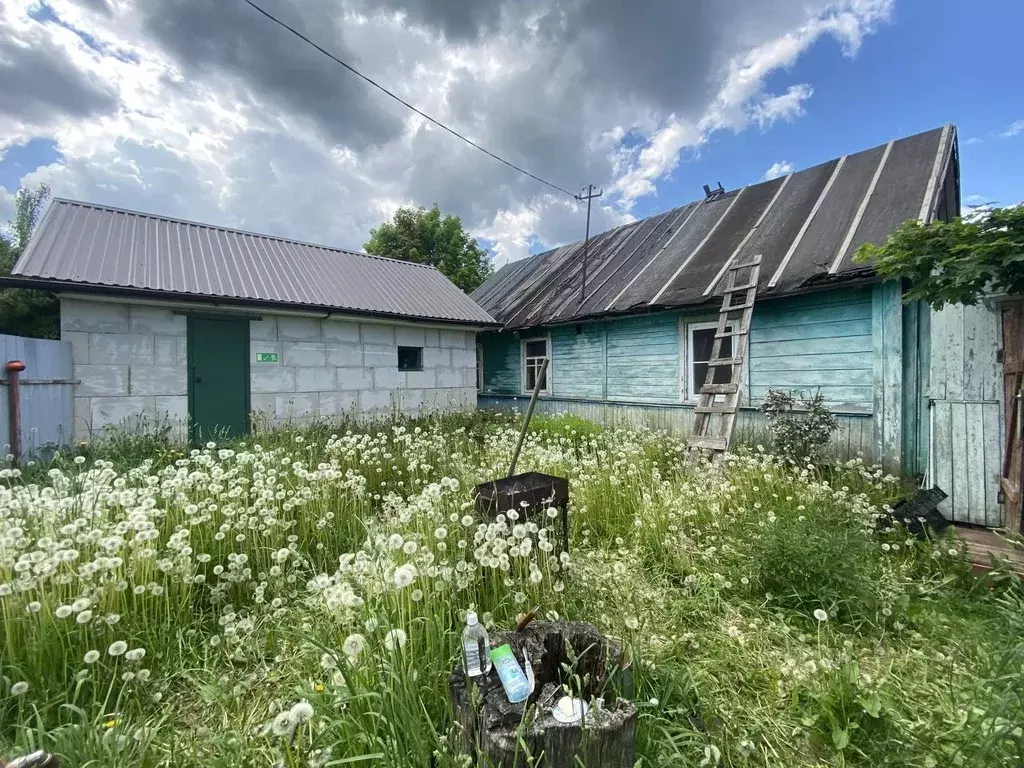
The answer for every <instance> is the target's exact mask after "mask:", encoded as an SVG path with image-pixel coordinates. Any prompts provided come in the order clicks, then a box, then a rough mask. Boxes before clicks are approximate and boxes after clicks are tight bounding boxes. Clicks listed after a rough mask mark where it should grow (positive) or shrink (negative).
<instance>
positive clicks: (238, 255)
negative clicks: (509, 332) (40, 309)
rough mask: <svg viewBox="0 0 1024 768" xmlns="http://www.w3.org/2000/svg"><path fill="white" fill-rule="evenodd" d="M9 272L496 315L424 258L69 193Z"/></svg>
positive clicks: (435, 315)
mask: <svg viewBox="0 0 1024 768" xmlns="http://www.w3.org/2000/svg"><path fill="white" fill-rule="evenodd" d="M11 274H12V276H14V278H15V279H20V280H23V281H25V282H31V283H32V284H33V285H35V284H42V283H46V284H50V283H52V286H49V287H51V288H52V289H53V290H60V289H61V288H63V289H64V290H68V291H71V290H74V289H75V288H76V287H82V288H91V289H97V288H99V289H109V292H110V293H124V292H127V291H131V292H135V293H140V292H141V293H153V294H154V295H163V296H166V297H167V298H169V299H170V298H188V299H192V300H196V298H197V297H207V298H209V299H211V300H217V299H225V300H231V301H232V302H233V303H240V302H245V301H249V302H252V303H254V304H261V305H277V304H280V305H285V306H291V307H309V308H313V309H324V310H329V311H337V312H346V311H348V312H355V313H361V314H380V315H390V316H398V317H409V318H416V319H428V320H438V321H444V322H453V323H466V324H474V325H488V324H493V323H494V320H493V319H492V318H491V316H490V315H488V314H487V312H485V311H484V310H483V309H481V308H480V306H479V305H477V304H476V303H475V302H474V301H473V300H472V299H471V298H470V297H469V296H467V295H466V294H464V293H463V292H462V291H461V290H459V289H458V287H456V286H455V284H453V283H452V282H451V281H449V280H448V278H446V277H445V276H444V275H442V274H441V273H440V272H438V271H437V270H436V269H435V268H434V267H431V266H427V265H423V264H413V263H410V262H407V261H399V260H397V259H388V258H384V257H381V256H371V255H369V254H365V253H355V252H353V251H345V250H341V249H338V248H329V247H327V246H323V245H312V244H309V243H301V242H296V241H294V240H285V239H283V238H279V237H269V236H267V235H257V234H253V233H250V232H242V231H238V230H233V229H225V228H223V227H215V226H209V225H206V224H198V223H196V222H191V221H181V220H178V219H171V218H167V217H164V216H154V215H151V214H147V213H139V212H137V211H125V210H120V209H117V208H109V207H106V206H100V205H93V204H91V203H82V202H77V201H74V200H63V199H55V200H54V201H53V204H52V205H51V206H50V209H49V210H48V211H47V213H46V216H45V217H44V218H43V221H42V222H41V223H40V225H39V227H38V228H37V230H36V232H35V234H34V235H33V237H32V240H31V242H30V243H29V245H28V247H27V248H26V249H25V253H24V254H23V255H22V256H21V258H20V259H18V263H17V264H16V265H15V266H14V270H13V271H12V273H11Z"/></svg>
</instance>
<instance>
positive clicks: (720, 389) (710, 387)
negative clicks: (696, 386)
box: [700, 384, 740, 395]
mask: <svg viewBox="0 0 1024 768" xmlns="http://www.w3.org/2000/svg"><path fill="white" fill-rule="evenodd" d="M739 391H740V385H739V384H705V385H704V386H703V387H701V388H700V393H701V394H702V395H735V394H736V393H737V392H739Z"/></svg>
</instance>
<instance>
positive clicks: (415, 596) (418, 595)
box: [409, 589, 423, 603]
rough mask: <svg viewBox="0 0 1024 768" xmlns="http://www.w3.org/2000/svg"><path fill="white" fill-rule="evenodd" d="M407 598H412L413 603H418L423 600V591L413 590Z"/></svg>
mask: <svg viewBox="0 0 1024 768" xmlns="http://www.w3.org/2000/svg"><path fill="white" fill-rule="evenodd" d="M409 597H410V598H412V601H413V602H414V603H418V602H419V601H420V600H422V599H423V590H422V589H414V590H413V591H412V592H411V593H409Z"/></svg>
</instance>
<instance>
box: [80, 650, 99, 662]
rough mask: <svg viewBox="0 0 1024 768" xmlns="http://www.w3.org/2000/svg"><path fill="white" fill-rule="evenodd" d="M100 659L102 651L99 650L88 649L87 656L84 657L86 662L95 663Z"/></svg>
mask: <svg viewBox="0 0 1024 768" xmlns="http://www.w3.org/2000/svg"><path fill="white" fill-rule="evenodd" d="M99 660H100V652H99V651H88V652H87V653H86V654H85V658H84V659H83V661H85V663H86V664H95V663H96V662H97V661H99Z"/></svg>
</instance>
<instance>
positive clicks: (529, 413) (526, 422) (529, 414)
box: [508, 357, 549, 477]
mask: <svg viewBox="0 0 1024 768" xmlns="http://www.w3.org/2000/svg"><path fill="white" fill-rule="evenodd" d="M548 359H549V358H547V357H545V358H544V362H543V363H541V364H540V373H538V374H537V380H536V381H535V382H534V383H533V395H531V396H530V407H529V408H527V409H526V418H525V419H523V429H522V431H520V433H519V442H518V443H516V451H515V453H513V454H512V463H511V464H510V465H509V468H508V477H512V475H514V474H515V473H516V464H518V463H519V452H520V451H522V450H523V441H524V440H525V439H526V430H527V429H529V428H530V419H532V418H533V409H534V408H535V407H536V406H537V395H539V394H540V383H541V382H542V381H544V377H545V375H547V372H548Z"/></svg>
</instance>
